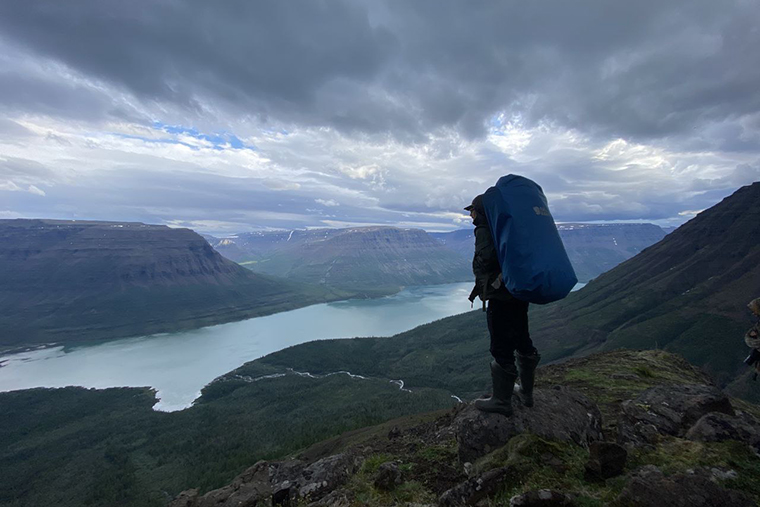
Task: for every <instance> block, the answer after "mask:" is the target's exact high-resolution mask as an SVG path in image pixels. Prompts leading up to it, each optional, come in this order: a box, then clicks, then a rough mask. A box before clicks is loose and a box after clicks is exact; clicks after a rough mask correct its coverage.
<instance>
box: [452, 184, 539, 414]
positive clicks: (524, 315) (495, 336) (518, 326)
mask: <svg viewBox="0 0 760 507" xmlns="http://www.w3.org/2000/svg"><path fill="white" fill-rule="evenodd" d="M464 209H465V210H467V211H469V212H470V217H472V222H473V225H474V226H475V254H474V257H473V259H472V271H473V274H474V275H475V287H474V288H473V290H472V292H471V293H470V297H469V300H470V302H473V301H474V300H475V298H476V297H479V298H480V299H481V300H482V301H483V308H484V310H485V311H486V321H487V323H488V332H489V334H490V337H491V346H490V351H491V355H492V356H493V361H491V380H492V382H493V394H492V395H491V396H490V397H488V398H481V399H478V400H476V401H475V407H477V408H478V409H479V410H482V411H484V412H495V413H499V414H502V415H505V416H510V415H512V394H513V392H515V393H516V394H517V395H518V397H519V398H520V400H521V401H522V403H523V405H525V406H526V407H532V406H533V385H534V382H535V372H536V367H537V366H538V363H539V361H540V360H541V356H540V355H539V353H538V350H536V348H535V347H534V346H533V342H532V340H531V338H530V333H529V330H528V303H527V302H526V301H521V300H519V299H517V298H515V297H514V296H512V294H510V293H509V291H508V290H507V289H506V287H505V286H504V283H503V281H502V273H501V267H500V264H499V259H498V255H497V252H496V248H495V247H494V242H493V238H492V235H491V230H490V227H489V225H488V219H487V217H486V213H485V210H484V208H483V196H482V194H481V195H478V196H477V197H475V199H473V201H472V204H471V205H469V206H467V207H466V208H464ZM486 304H487V305H488V306H487V308H486ZM518 377H519V379H520V384H519V385H515V381H516V380H517V378H518Z"/></svg>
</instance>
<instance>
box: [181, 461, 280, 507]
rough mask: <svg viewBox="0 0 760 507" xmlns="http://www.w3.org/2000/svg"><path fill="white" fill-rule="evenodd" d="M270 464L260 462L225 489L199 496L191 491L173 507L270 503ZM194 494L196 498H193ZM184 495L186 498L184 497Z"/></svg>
mask: <svg viewBox="0 0 760 507" xmlns="http://www.w3.org/2000/svg"><path fill="white" fill-rule="evenodd" d="M269 473H270V470H269V463H267V462H266V461H259V462H258V463H256V464H255V465H253V466H252V467H250V468H248V469H247V470H246V471H245V472H243V473H242V474H240V475H238V476H237V477H235V479H233V481H232V483H230V484H228V485H227V486H224V487H223V488H219V489H215V490H213V491H209V492H208V493H206V494H205V495H203V496H200V497H199V496H198V490H190V491H185V492H182V493H180V495H179V496H178V497H177V498H176V499H175V500H174V501H173V502H172V503H171V504H170V506H171V507H212V506H217V507H228V506H229V507H231V506H233V505H234V506H235V507H253V506H255V505H257V504H258V503H260V502H264V501H265V502H266V503H269V498H270V497H271V495H272V487H271V485H270V482H269ZM193 492H194V495H195V496H194V497H193ZM183 495H184V496H183Z"/></svg>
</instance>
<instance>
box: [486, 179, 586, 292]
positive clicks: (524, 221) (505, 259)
mask: <svg viewBox="0 0 760 507" xmlns="http://www.w3.org/2000/svg"><path fill="white" fill-rule="evenodd" d="M483 207H484V208H485V212H486V217H487V218H488V225H489V228H490V229H491V235H492V236H493V243H494V246H495V247H496V251H497V253H498V256H499V264H501V273H502V278H503V281H504V284H505V286H506V288H507V290H508V291H509V292H510V293H511V294H512V295H513V296H514V297H516V298H517V299H521V300H523V301H528V302H529V303H538V304H546V303H551V302H553V301H557V300H560V299H562V298H564V297H565V296H567V295H568V294H569V293H570V291H571V290H572V288H573V287H574V286H575V284H576V283H578V279H577V278H576V276H575V271H574V270H573V266H572V265H571V264H570V259H568V257H567V252H565V246H564V245H563V244H562V239H561V238H560V237H559V232H557V226H556V225H555V224H554V218H552V215H551V213H550V212H549V205H548V203H547V201H546V196H544V192H543V190H541V187H540V186H538V185H537V184H536V183H535V182H533V181H532V180H529V179H528V178H525V177H523V176H517V175H514V174H508V175H507V176H502V177H501V178H499V181H498V182H496V185H495V186H493V187H491V188H489V189H488V190H486V192H485V193H484V194H483Z"/></svg>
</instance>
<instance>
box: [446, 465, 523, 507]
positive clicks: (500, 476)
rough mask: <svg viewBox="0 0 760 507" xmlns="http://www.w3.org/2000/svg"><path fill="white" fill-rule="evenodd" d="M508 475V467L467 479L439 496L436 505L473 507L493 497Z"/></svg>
mask: <svg viewBox="0 0 760 507" xmlns="http://www.w3.org/2000/svg"><path fill="white" fill-rule="evenodd" d="M508 474H509V468H508V467H502V468H494V469H493V470H489V471H487V472H485V473H483V474H481V475H479V476H478V477H474V478H472V479H467V480H466V481H464V482H463V483H461V484H458V485H456V486H454V487H453V488H451V489H450V490H448V491H446V492H445V493H444V494H442V495H441V498H440V499H439V500H438V505H440V506H442V507H454V506H460V505H475V504H476V503H478V502H479V501H480V500H483V499H484V498H487V497H489V496H493V495H494V494H495V493H496V492H497V491H498V489H499V487H500V486H501V485H502V483H503V482H504V480H505V479H506V478H507V476H508Z"/></svg>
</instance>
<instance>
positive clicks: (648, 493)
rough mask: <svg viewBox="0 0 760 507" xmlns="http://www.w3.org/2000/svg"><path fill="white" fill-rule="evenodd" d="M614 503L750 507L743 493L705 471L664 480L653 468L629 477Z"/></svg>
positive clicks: (631, 506) (650, 506) (634, 506)
mask: <svg viewBox="0 0 760 507" xmlns="http://www.w3.org/2000/svg"><path fill="white" fill-rule="evenodd" d="M617 504H619V505H625V506H627V507H659V506H662V505H667V506H669V507H715V506H718V505H720V506H721V507H750V506H752V505H754V502H753V501H752V500H751V499H750V498H749V497H748V496H747V495H745V494H744V493H742V492H739V491H734V490H730V489H726V488H723V487H721V486H719V485H718V484H716V483H715V482H713V481H712V480H711V474H710V473H709V472H707V471H705V470H701V469H700V470H696V471H695V472H694V473H692V474H677V475H673V476H670V477H665V476H664V475H663V474H662V472H661V471H660V470H659V469H658V468H657V467H653V466H651V465H650V466H648V467H644V469H641V470H639V471H637V472H635V473H633V474H631V476H630V478H629V481H628V483H627V484H626V486H625V488H624V489H623V491H622V492H621V493H620V496H618V498H617Z"/></svg>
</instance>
